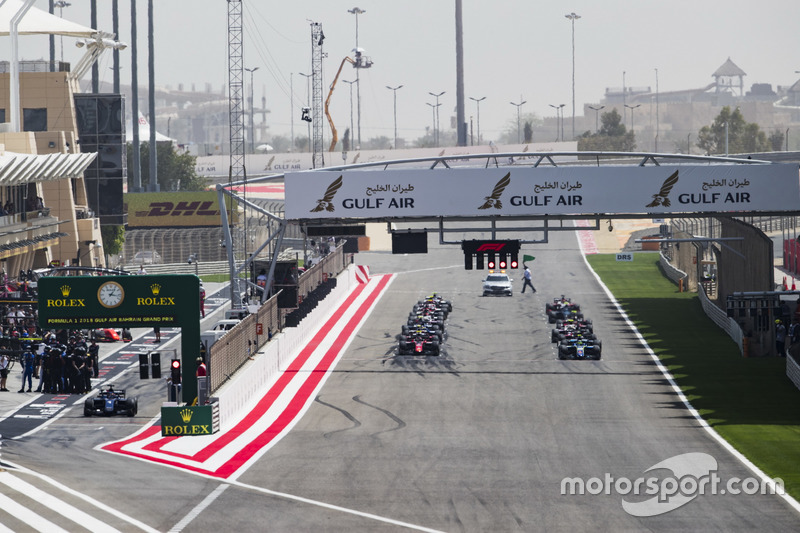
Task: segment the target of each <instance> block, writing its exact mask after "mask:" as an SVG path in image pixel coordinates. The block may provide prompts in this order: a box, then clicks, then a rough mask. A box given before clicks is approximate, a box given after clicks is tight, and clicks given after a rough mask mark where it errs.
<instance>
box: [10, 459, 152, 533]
mask: <svg viewBox="0 0 800 533" xmlns="http://www.w3.org/2000/svg"><path fill="white" fill-rule="evenodd" d="M4 463H5V464H7V465H8V466H10V467H12V468H14V469H16V470H17V471H19V472H20V473H24V474H28V475H31V476H34V477H37V478H39V479H40V480H42V481H44V482H45V483H48V484H50V485H52V486H54V487H55V488H57V489H59V490H61V491H63V492H66V493H67V494H69V495H71V496H74V497H76V498H80V499H81V500H83V501H85V502H86V503H88V504H89V505H93V506H94V507H97V508H98V509H100V510H102V511H105V512H106V513H108V514H110V515H112V516H115V517H117V518H119V519H120V520H123V521H125V522H127V523H129V524H131V525H132V526H135V527H137V528H139V529H141V530H142V531H147V532H148V533H159V531H158V530H157V529H153V528H152V527H150V526H148V525H147V524H145V523H143V522H140V521H139V520H136V519H135V518H131V517H130V516H128V515H126V514H124V513H122V512H121V511H118V510H116V509H114V508H112V507H109V506H108V505H106V504H104V503H101V502H99V501H97V500H95V499H94V498H92V497H90V496H87V495H86V494H83V493H80V492H78V491H76V490H74V489H71V488H69V487H67V486H66V485H63V484H62V483H59V482H58V481H56V480H55V479H52V478H50V477H47V476H45V475H44V474H40V473H38V472H34V471H33V470H30V469H28V468H25V467H24V466H22V465H18V464H15V463H12V462H9V461H4ZM0 508H4V507H3V506H2V505H0ZM47 531H48V532H49V531H53V530H52V529H49V530H47Z"/></svg>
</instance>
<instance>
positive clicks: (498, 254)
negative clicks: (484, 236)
mask: <svg viewBox="0 0 800 533" xmlns="http://www.w3.org/2000/svg"><path fill="white" fill-rule="evenodd" d="M461 249H462V250H463V251H464V269H465V270H472V258H473V257H474V258H475V268H476V269H477V270H483V268H484V265H486V268H488V269H489V270H494V269H496V268H499V269H501V270H505V269H506V268H511V269H513V268H519V259H518V257H519V241H518V240H513V241H512V240H509V241H476V240H473V241H462V242H461Z"/></svg>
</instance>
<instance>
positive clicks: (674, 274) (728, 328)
mask: <svg viewBox="0 0 800 533" xmlns="http://www.w3.org/2000/svg"><path fill="white" fill-rule="evenodd" d="M659 262H660V264H661V268H662V269H663V270H664V273H665V274H666V276H667V277H668V278H669V279H671V280H672V281H674V282H675V283H678V282H679V280H681V279H686V273H685V272H683V271H682V270H678V269H677V268H675V267H674V266H672V264H670V262H669V259H667V257H666V256H665V255H664V254H663V253H662V254H661V259H660V261H659ZM703 289H705V287H702V288H701V290H698V291H697V294H698V297H699V298H700V305H701V306H702V307H703V312H705V314H706V316H708V318H710V319H711V320H712V321H713V322H714V323H715V324H716V325H717V326H719V327H720V328H721V329H722V331H724V332H725V333H727V334H728V336H729V337H730V338H731V339H733V342H735V343H736V345H737V346H738V347H739V352H740V353H744V352H743V345H742V339H743V337H744V334H743V333H742V328H741V327H740V326H739V323H738V322H736V320H735V319H733V318H730V317H729V316H728V314H727V312H725V311H723V310H722V309H720V308H719V307H717V305H716V304H714V302H712V301H711V300H710V299H709V298H708V295H707V294H706V292H705V290H703Z"/></svg>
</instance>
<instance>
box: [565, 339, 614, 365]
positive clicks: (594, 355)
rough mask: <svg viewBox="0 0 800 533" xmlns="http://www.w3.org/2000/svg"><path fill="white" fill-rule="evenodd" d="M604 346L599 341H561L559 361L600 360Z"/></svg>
mask: <svg viewBox="0 0 800 533" xmlns="http://www.w3.org/2000/svg"><path fill="white" fill-rule="evenodd" d="M602 349H603V345H602V343H601V342H600V341H598V340H590V339H572V340H565V341H561V342H560V343H559V345H558V358H559V359H589V360H594V361H599V360H600V354H601V352H602Z"/></svg>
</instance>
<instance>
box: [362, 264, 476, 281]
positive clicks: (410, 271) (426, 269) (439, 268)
mask: <svg viewBox="0 0 800 533" xmlns="http://www.w3.org/2000/svg"><path fill="white" fill-rule="evenodd" d="M463 266H464V265H463V264H461V265H450V266H444V267H431V268H420V269H418V270H404V271H402V272H395V274H398V275H400V274H414V273H417V272H429V271H431V270H447V269H450V268H457V267H463ZM386 274H391V272H386V273H384V274H376V273H375V272H370V277H373V278H374V277H375V276H384V275H386Z"/></svg>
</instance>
